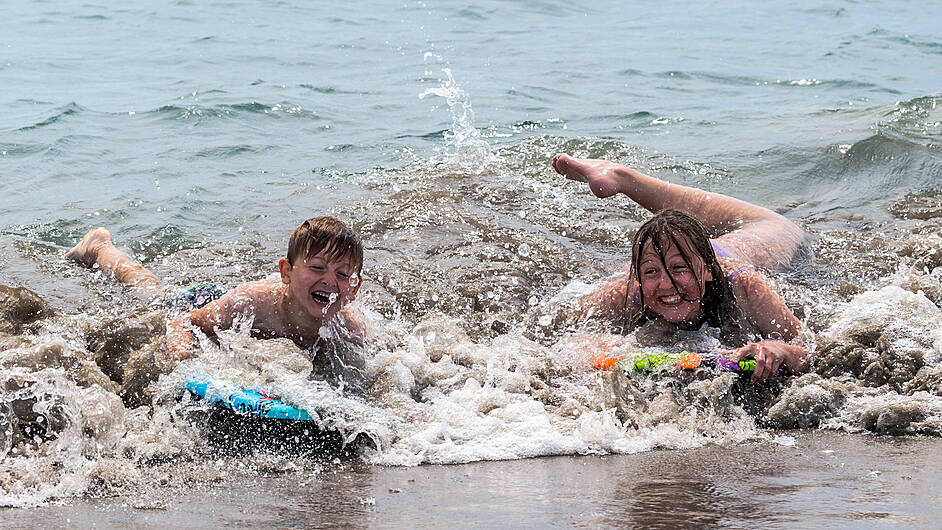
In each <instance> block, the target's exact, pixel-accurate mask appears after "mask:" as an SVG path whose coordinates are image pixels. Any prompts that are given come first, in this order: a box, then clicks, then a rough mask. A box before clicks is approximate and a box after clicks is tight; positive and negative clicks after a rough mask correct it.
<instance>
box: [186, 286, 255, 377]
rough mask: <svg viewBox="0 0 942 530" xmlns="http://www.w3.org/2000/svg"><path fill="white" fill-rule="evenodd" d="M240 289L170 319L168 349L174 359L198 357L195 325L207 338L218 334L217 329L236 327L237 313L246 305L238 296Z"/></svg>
mask: <svg viewBox="0 0 942 530" xmlns="http://www.w3.org/2000/svg"><path fill="white" fill-rule="evenodd" d="M238 290H239V288H238V287H237V288H236V289H233V290H232V291H230V292H229V293H226V294H225V295H224V296H223V297H222V298H220V299H219V300H215V301H213V302H210V303H208V304H206V305H205V306H203V307H201V308H199V309H194V310H193V311H190V312H188V313H184V314H183V315H180V316H179V317H177V318H175V319H173V320H172V321H170V323H169V324H168V325H167V350H168V352H169V356H170V358H171V359H173V360H175V361H182V360H185V359H189V358H191V357H193V356H194V353H195V352H194V349H195V345H196V344H195V343H196V337H195V336H194V334H193V331H192V329H193V328H194V327H195V328H198V329H199V330H200V331H202V332H203V333H204V334H205V335H206V336H207V337H215V336H216V330H217V329H228V328H229V327H231V326H232V322H233V320H234V315H235V313H236V312H237V311H238V310H239V309H241V306H242V305H244V303H243V302H241V301H240V300H241V299H240V298H239V297H238V296H234V295H237V294H238Z"/></svg>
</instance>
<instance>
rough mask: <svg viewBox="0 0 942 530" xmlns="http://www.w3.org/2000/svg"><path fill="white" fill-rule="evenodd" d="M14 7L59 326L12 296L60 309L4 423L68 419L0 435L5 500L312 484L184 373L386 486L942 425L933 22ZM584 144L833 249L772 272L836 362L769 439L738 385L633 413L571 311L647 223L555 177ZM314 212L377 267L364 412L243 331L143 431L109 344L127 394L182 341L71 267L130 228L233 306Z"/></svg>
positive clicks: (824, 359) (30, 173)
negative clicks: (390, 471) (780, 217)
mask: <svg viewBox="0 0 942 530" xmlns="http://www.w3.org/2000/svg"><path fill="white" fill-rule="evenodd" d="M5 15H6V22H5V28H4V31H3V37H2V42H3V47H2V52H0V54H2V55H0V77H2V79H3V85H4V90H3V92H2V93H0V106H2V109H3V110H4V112H3V113H0V240H2V241H3V243H4V244H3V245H2V246H0V284H4V285H8V286H16V287H26V288H28V289H30V290H31V291H33V292H34V293H36V294H37V295H38V297H39V298H40V300H39V301H35V300H34V299H33V298H32V296H33V295H29V294H24V292H22V291H11V292H10V293H8V294H5V296H6V297H7V298H6V299H7V300H9V301H11V304H12V305H10V306H9V307H14V308H15V307H20V306H22V305H23V304H27V305H28V304H33V303H35V304H39V305H40V306H42V307H48V309H47V310H46V312H45V313H43V314H42V316H43V318H40V319H38V320H35V321H32V320H30V321H29V322H26V321H22V319H19V317H16V316H14V313H15V311H14V312H13V313H11V312H8V313H7V315H6V316H7V317H8V318H7V320H6V321H5V322H4V326H5V327H4V329H3V331H4V333H5V334H4V335H3V336H2V340H3V352H2V354H0V356H2V358H0V361H2V365H3V382H4V387H3V390H4V392H5V397H4V399H5V401H6V402H7V403H20V404H22V403H27V404H28V407H27V408H28V409H29V411H28V412H30V413H32V414H33V415H34V416H37V417H38V416H41V417H43V418H44V421H49V422H51V423H55V425H51V424H50V425H48V426H45V427H43V430H42V432H41V433H40V432H39V431H37V432H36V433H35V434H34V435H33V436H34V439H28V438H29V437H21V438H17V439H15V440H14V436H13V435H12V434H10V437H9V438H10V439H9V441H8V442H4V440H5V439H6V438H4V439H3V440H0V442H2V443H3V445H5V446H7V448H8V452H7V455H6V457H5V458H4V460H3V462H2V468H0V469H2V471H0V486H2V488H3V497H2V499H3V503H4V504H7V505H14V506H22V505H36V504H43V503H48V502H50V501H53V500H61V499H75V498H86V497H89V496H91V497H96V496H108V495H140V496H141V498H144V499H157V500H155V501H153V502H157V503H158V504H159V503H161V502H165V501H164V500H161V499H167V498H168V496H167V495H166V491H168V490H169V489H172V488H173V487H189V486H192V485H193V484H205V483H207V482H208V483H212V482H213V481H215V480H225V479H226V477H237V476H238V477H241V476H242V475H243V474H244V473H247V472H251V471H252V470H256V471H257V470H263V471H264V470H268V471H272V470H275V471H276V472H278V473H282V472H285V473H289V474H290V473H294V472H298V473H302V474H306V473H308V472H309V471H311V469H310V468H309V467H305V466H310V465H314V464H309V463H303V462H302V463H300V464H299V463H295V462H293V461H290V460H278V459H277V458H276V459H275V460H269V459H268V458H269V457H266V456H262V457H259V458H260V460H256V461H250V462H249V463H248V464H246V463H244V462H241V461H238V462H233V461H230V460H228V459H226V458H224V457H219V456H216V455H214V454H213V453H212V452H211V451H210V450H209V449H207V448H206V446H205V440H204V439H203V438H202V434H201V433H200V431H199V429H198V427H196V426H194V425H192V423H191V422H187V421H186V420H185V418H184V416H185V414H184V411H182V410H181V407H183V405H182V404H181V403H180V402H179V401H177V400H176V397H177V395H178V392H177V390H178V389H179V385H180V382H181V381H182V378H184V377H185V376H186V374H187V373H189V372H188V370H190V371H195V370H203V371H206V370H209V371H213V370H219V373H221V374H224V375H226V376H227V377H230V378H233V379H236V380H239V381H241V382H244V383H245V384H253V385H257V386H262V387H265V388H267V389H269V390H272V391H276V392H278V393H281V394H283V395H285V396H286V398H289V399H291V400H293V401H294V402H295V403H298V404H302V405H304V404H307V405H310V406H312V407H313V406H321V405H323V404H324V403H333V404H334V405H335V409H336V410H338V411H356V412H357V413H352V412H351V413H350V414H340V413H338V415H336V416H333V420H332V421H333V422H334V423H333V424H332V425H333V426H340V427H342V428H344V429H347V430H348V431H349V432H357V431H368V432H369V433H370V434H371V435H372V436H373V437H374V438H375V440H374V446H375V449H374V450H368V451H366V452H365V453H364V454H362V455H361V456H359V457H358V458H360V459H362V461H364V462H365V463H367V464H368V465H374V466H375V465H407V466H412V465H418V464H429V463H441V464H456V463H463V462H474V461H481V460H499V459H520V458H525V457H535V456H549V455H583V454H617V453H632V454H637V453H644V452H648V451H652V450H654V449H659V448H669V449H692V448H699V447H703V446H714V445H715V446H719V447H732V446H734V445H736V444H740V443H746V442H748V443H757V444H760V445H761V446H764V447H780V446H782V444H783V443H784V444H785V445H786V446H787V445H788V443H789V442H788V440H789V436H790V435H789V434H788V433H789V432H790V431H787V430H786V429H792V428H809V427H813V428H827V429H832V430H837V431H843V432H847V431H850V432H875V433H880V434H902V435H913V434H917V435H930V436H939V435H940V433H942V386H940V385H942V376H940V373H942V372H940V370H942V368H940V365H939V361H940V352H942V336H940V330H942V326H940V318H942V317H940V312H939V308H938V304H939V303H940V302H942V289H940V286H939V279H940V276H942V268H940V266H942V239H940V237H939V226H940V224H939V223H940V219H942V200H940V199H939V191H940V178H942V151H940V140H942V125H940V123H942V109H940V108H939V104H940V98H942V94H940V93H939V86H940V81H942V71H940V69H939V66H938V65H939V60H940V57H942V38H940V35H939V32H938V29H937V27H936V26H937V23H936V21H937V20H939V18H940V15H942V11H940V7H939V6H938V5H935V4H931V3H929V4H924V3H917V2H912V3H910V2H904V3H898V2H893V3H891V2H869V3H857V2H849V1H842V2H836V3H833V4H828V5H827V6H823V7H822V6H821V5H820V4H819V3H811V2H792V3H788V4H785V5H756V4H748V3H740V2H731V1H718V2H707V3H698V4H688V3H679V2H678V3H671V2H668V3H659V4H657V5H648V4H646V3H637V4H625V3H622V2H593V3H591V5H586V6H574V5H572V4H571V3H564V2H552V1H550V2H536V3H533V2H530V3H516V2H477V3H475V4H474V5H464V4H447V5H438V4H435V3H432V2H402V3H395V4H389V3H380V2H370V3H362V4H352V5H344V6H343V7H342V8H340V7H338V6H331V5H326V4H325V5H318V6H312V5H299V4H295V3H290V2H266V3H261V4H260V3H247V2H238V1H233V2H215V3H204V2H188V1H181V2H176V3H173V4H169V5H162V6H153V5H150V4H146V3H137V4H135V3H133V2H132V3H123V4H121V5H120V6H112V5H107V4H94V3H87V2H56V3H32V2H13V3H11V4H10V5H6V6H5ZM557 152H568V153H570V154H573V155H574V156H591V157H598V158H607V159H612V160H616V161H619V162H621V163H625V164H627V165H631V166H633V167H636V168H638V169H640V170H642V171H645V172H648V173H650V174H653V175H656V176H658V177H661V178H664V179H666V180H669V181H672V182H677V183H681V184H686V185H691V186H696V187H699V188H703V189H708V190H711V191H716V192H720V193H725V194H730V195H733V196H736V197H739V198H742V199H745V200H748V201H751V202H756V203H758V204H761V205H763V206H766V207H769V208H771V209H773V210H775V211H778V212H780V213H782V214H784V215H785V216H786V217H788V218H790V219H792V220H794V221H795V222H796V223H798V224H799V225H800V226H802V227H803V228H804V229H805V230H806V231H808V232H809V233H811V234H812V236H813V243H812V247H813V251H814V255H815V259H814V260H813V261H812V263H810V264H809V265H808V266H806V267H803V268H801V269H798V270H793V271H789V272H787V273H770V274H771V277H772V279H773V281H774V282H775V283H776V284H777V286H778V287H779V288H780V289H781V290H782V292H783V294H784V296H785V299H786V301H787V303H788V304H789V306H790V307H791V308H792V309H793V310H794V311H795V313H796V314H797V315H798V316H799V317H800V318H801V319H802V320H803V321H805V322H806V324H807V326H808V328H809V329H810V330H811V331H812V332H813V333H814V334H815V337H814V338H813V340H812V341H811V343H810V344H811V345H812V347H813V348H814V349H816V350H818V351H816V356H817V359H818V360H817V361H816V368H815V371H814V373H812V374H808V375H805V376H801V377H796V378H791V379H788V380H785V381H782V382H780V383H778V384H773V385H771V387H770V388H769V389H766V390H765V391H764V392H765V393H759V394H757V395H755V396H754V399H755V400H756V402H758V403H759V404H760V405H761V407H760V408H762V409H763V412H762V413H760V414H759V415H758V416H757V415H755V414H749V413H747V411H745V410H744V409H743V408H742V407H741V406H740V405H739V404H737V403H736V402H735V401H734V400H732V399H731V396H732V395H733V393H734V392H736V390H735V389H736V388H738V387H737V385H740V386H741V385H742V383H741V382H740V381H738V380H736V378H734V377H733V376H731V375H729V374H727V375H720V376H717V377H714V378H708V379H705V380H698V381H679V382H678V381H675V380H674V379H673V378H671V377H664V378H660V379H658V378H654V379H651V380H643V381H641V382H638V383H633V384H635V385H636V388H634V390H633V391H630V390H628V389H624V388H622V390H621V391H617V392H614V391H613V384H614V383H613V381H612V380H611V379H610V377H611V376H608V375H605V374H602V373H599V372H597V371H595V370H593V369H591V368H590V366H589V362H588V359H587V353H586V348H585V346H584V344H581V343H580V342H579V336H580V334H582V333H584V332H585V329H584V328H583V327H582V324H581V323H580V322H579V321H578V318H576V311H575V308H574V300H575V299H576V298H577V297H578V296H579V295H581V294H583V293H586V292H588V291H589V290H590V289H591V288H592V286H593V285H596V284H598V283H599V282H600V281H603V279H604V278H606V277H608V276H609V275H611V274H613V273H615V272H616V271H619V270H622V269H623V268H624V266H625V263H626V259H627V257H628V249H627V247H628V241H629V240H630V237H631V234H632V233H633V230H634V229H635V228H636V227H637V226H638V224H639V223H640V222H641V221H642V220H643V219H645V218H646V216H647V213H646V212H644V211H643V210H642V209H640V208H639V207H637V206H636V205H634V204H632V203H631V202H630V201H629V200H627V199H626V198H623V197H621V198H613V199H610V200H606V201H601V200H598V199H596V198H595V197H593V196H592V195H591V194H590V193H588V190H586V189H585V186H584V185H580V184H577V183H572V182H569V181H566V180H565V179H563V178H562V177H560V176H558V175H556V174H555V172H553V170H552V169H551V167H550V165H549V161H550V159H551V158H552V156H553V155H554V154H556V153H557ZM323 214H332V215H337V216H339V217H341V218H344V219H346V220H348V221H349V222H350V223H351V224H352V225H353V226H354V227H355V228H356V229H357V230H358V231H359V232H360V233H361V235H362V237H363V240H364V243H365V246H366V258H365V264H364V273H363V275H364V279H365V285H364V287H363V290H362V291H361V295H360V297H359V299H358V301H357V302H356V304H355V306H356V310H357V311H358V312H360V314H361V315H362V317H363V318H364V319H365V320H366V321H367V322H368V324H369V327H370V335H371V336H370V339H371V341H370V346H369V348H368V351H367V352H365V358H366V363H367V364H366V371H367V373H368V375H369V378H370V380H371V381H372V382H373V385H372V387H371V388H370V389H369V390H368V391H365V394H364V395H358V396H354V397H351V396H350V395H346V394H345V393H344V392H345V390H339V391H338V390H331V389H329V388H328V389H325V388H322V387H320V386H316V385H315V386H311V385H308V384H306V381H307V377H308V375H309V374H310V372H311V371H312V370H314V367H313V366H312V365H311V363H310V360H309V359H308V356H307V354H306V352H303V351H300V350H298V349H297V348H295V347H294V346H293V345H291V344H290V343H285V342H283V341H282V342H277V341H276V342H271V341H256V340H254V339H250V338H248V337H247V336H245V333H242V334H239V333H233V334H229V335H225V336H224V337H223V339H222V340H221V343H220V345H215V344H207V345H206V347H207V353H206V354H205V355H204V356H203V359H202V360H201V361H198V362H196V363H191V364H184V365H181V366H180V367H177V368H176V369H174V370H173V371H172V372H171V373H170V374H168V375H165V376H164V377H162V378H161V379H160V380H158V381H156V382H155V383H154V385H153V386H151V387H150V390H149V393H148V394H147V397H148V400H149V401H147V402H146V403H137V402H133V403H128V402H127V401H122V399H121V398H119V397H118V393H119V391H120V389H119V388H118V385H117V384H116V383H115V382H114V381H112V380H111V379H110V378H109V377H108V376H107V375H105V374H104V373H103V372H102V371H101V370H100V368H99V367H100V364H101V362H102V359H103V358H105V357H107V356H104V357H103V355H104V354H102V353H101V351H103V350H102V349H101V348H103V346H102V344H104V342H101V341H98V342H95V340H93V339H94V338H95V337H99V338H100V337H106V336H110V335H108V333H107V330H118V331H119V332H120V333H118V334H117V336H118V337H124V338H123V339H120V340H118V341H116V342H117V343H120V345H121V346H120V347H116V348H117V349H114V348H113V349H112V350H109V351H112V352H114V351H117V352H119V355H118V357H120V358H121V360H122V362H128V361H127V360H128V359H130V360H131V361H130V365H129V366H131V367H132V368H131V371H132V372H133V371H134V370H137V369H138V368H136V367H141V366H145V365H146V364H147V362H148V360H149V359H150V360H152V359H154V351H156V350H159V348H160V347H161V344H160V341H159V338H155V337H158V336H159V330H160V329H161V326H162V325H163V322H164V315H163V313H161V312H160V311H157V310H155V308H152V307H151V308H149V307H146V306H143V305H142V304H140V303H138V302H137V301H136V299H134V298H133V296H131V295H130V294H129V293H127V292H126V291H124V290H123V289H122V288H120V287H119V286H116V285H115V283H114V282H113V280H112V279H110V278H109V277H108V276H107V275H106V274H102V273H101V272H100V271H96V270H88V269H83V268H81V267H77V266H75V265H73V264H70V263H67V262H65V261H64V260H63V259H62V253H63V251H64V250H66V249H68V248H69V247H70V246H71V245H73V244H75V242H76V241H78V240H79V239H80V237H81V236H82V235H83V234H84V233H85V232H86V231H88V230H89V229H91V228H93V227H96V226H106V227H108V228H109V230H111V232H112V234H113V236H114V239H115V242H116V244H117V245H118V246H119V247H121V248H123V249H125V250H126V251H127V252H129V253H130V254H131V255H133V256H134V257H135V258H136V259H138V260H140V261H142V262H143V263H144V264H145V265H146V266H147V267H148V268H150V269H152V270H153V271H154V272H155V273H156V274H157V275H158V277H160V278H161V279H162V280H163V281H164V282H165V283H166V284H167V285H170V286H178V285H185V284H188V283H191V282H195V281H206V280H212V281H215V282H218V283H221V284H223V285H228V286H232V285H236V284H238V283H239V282H242V281H247V280H255V279H260V278H264V277H267V276H269V275H271V274H272V273H274V272H275V263H276V261H277V259H278V258H279V257H280V256H281V255H282V254H283V252H284V248H285V246H286V241H287V236H288V234H289V233H290V231H291V230H292V229H293V227H294V226H296V225H297V223H298V222H300V221H301V220H303V219H305V218H307V217H311V216H315V215H323ZM42 304H46V305H42ZM129 312H131V313H133V314H132V315H131V316H129V315H128V314H129ZM103 330H104V331H103ZM105 342H107V341H105ZM112 343H115V341H112ZM96 348H98V349H96ZM122 348H123V349H122ZM122 355H123V357H121V356H122ZM233 359H235V360H236V361H237V362H234V361H233ZM135 363H136V364H135ZM214 363H215V364H214ZM141 370H143V369H141ZM145 371H146V370H145ZM166 371H170V368H168V369H167V370H166ZM135 373H137V372H135ZM678 388H680V389H678ZM348 390H349V389H348ZM616 394H617V395H616ZM632 399H634V400H635V401H632ZM138 405H141V406H138ZM766 411H767V412H766ZM2 412H3V411H2V410H0V413H2ZM11 414H12V415H16V414H15V413H13V412H10V413H7V414H5V415H6V416H10V415H11ZM0 428H3V429H4V431H5V433H7V432H12V431H10V429H7V428H5V427H4V424H3V423H2V422H0ZM47 433H48V434H47ZM320 465H321V463H318V464H316V465H315V466H320ZM293 466H300V468H296V467H293ZM297 469H304V471H297ZM305 476H306V475H305ZM935 477H938V474H936V475H935ZM240 480H241V479H240ZM161 487H164V488H165V490H161ZM145 504H146V502H145Z"/></svg>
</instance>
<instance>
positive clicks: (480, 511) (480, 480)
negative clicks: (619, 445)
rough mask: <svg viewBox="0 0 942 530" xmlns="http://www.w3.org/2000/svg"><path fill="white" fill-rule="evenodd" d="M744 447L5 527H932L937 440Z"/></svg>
mask: <svg viewBox="0 0 942 530" xmlns="http://www.w3.org/2000/svg"><path fill="white" fill-rule="evenodd" d="M784 432H786V433H787V435H788V436H793V437H794V438H795V443H794V445H784V446H783V445H773V444H767V443H765V444H763V443H746V444H742V445H739V446H735V447H718V446H708V447H704V448H700V449H694V450H678V451H666V450H657V451H650V452H645V453H638V454H632V455H605V456H592V455H589V456H558V457H542V458H534V459H524V460H510V461H496V462H494V461H489V462H476V463H471V464H461V465H452V466H443V465H426V466H417V467H379V466H370V465H366V464H363V463H360V462H347V463H342V464H327V465H326V466H324V467H323V468H321V467H319V466H315V469H314V470H307V469H304V470H302V471H289V472H287V473H273V474H258V475H256V476H255V477H254V478H249V477H246V476H243V477H239V478H236V479H233V478H226V477H224V478H222V479H221V480H219V481H218V482H214V483H210V484H206V485H203V486H197V487H195V488H194V489H193V490H192V491H186V492H180V491H169V488H164V489H163V490H161V489H155V490H153V494H152V495H147V496H128V497H115V498H108V499H74V500H67V501H65V502H64V504H63V505H55V506H51V505H50V506H42V507H38V508H7V509H5V510H4V522H3V523H2V524H0V526H3V527H22V526H32V527H47V526H56V527H62V526H77V527H87V526H94V527H100V526H104V527H129V526H134V527H136V528H152V527H153V528H159V527H167V526H190V527H193V526H197V527H216V526H229V525H236V526H277V527H294V526H317V527H335V526H336V527H354V528H360V527H375V526H379V527H384V528H389V527H425V526H442V525H448V526H451V527H471V526H474V527H482V526H483V527H507V526H511V525H512V526H518V527H519V526H523V527H546V526H550V525H565V526H591V527H619V526H636V527H645V528H657V527H669V526H677V525H678V524H681V523H683V524H689V525H693V526H723V527H745V526H754V525H755V524H757V523H760V522H761V523H763V524H765V525H767V526H769V525H771V526H772V527H795V526H799V525H805V526H815V527H822V526H828V527H834V526H837V527H851V526H853V527H855V528H862V527H863V528H866V527H881V528H885V527H887V526H894V525H897V526H902V527H929V526H931V525H932V524H933V522H934V521H938V520H940V518H942V502H940V501H942V473H939V470H938V469H934V468H932V467H931V466H926V465H925V463H926V462H930V461H933V459H934V458H935V456H936V455H937V454H939V452H940V451H942V439H939V438H928V437H889V436H873V435H865V434H846V433H838V432H833V431H784Z"/></svg>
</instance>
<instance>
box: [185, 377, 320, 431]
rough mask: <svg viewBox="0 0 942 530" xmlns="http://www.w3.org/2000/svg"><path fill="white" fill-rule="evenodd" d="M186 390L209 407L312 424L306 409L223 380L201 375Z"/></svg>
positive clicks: (187, 384) (191, 380)
mask: <svg viewBox="0 0 942 530" xmlns="http://www.w3.org/2000/svg"><path fill="white" fill-rule="evenodd" d="M186 389H187V390H188V391H190V393H192V394H193V395H195V396H198V397H200V398H202V399H204V400H206V401H207V402H209V403H210V404H213V405H218V406H221V407H223V408H226V409H229V410H231V411H233V412H235V413H237V414H241V415H244V416H256V417H259V418H270V419H282V420H294V421H313V420H314V418H313V417H311V415H310V414H308V412H307V411H306V410H302V409H299V408H297V407H292V406H291V405H288V404H287V403H285V402H284V401H281V398H280V397H278V396H274V395H270V394H266V393H264V392H259V391H258V390H254V389H250V388H242V387H241V386H239V385H237V384H235V383H233V382H231V381H226V380H224V379H218V378H215V377H209V376H206V375H200V376H195V377H191V378H190V379H189V380H187V382H186Z"/></svg>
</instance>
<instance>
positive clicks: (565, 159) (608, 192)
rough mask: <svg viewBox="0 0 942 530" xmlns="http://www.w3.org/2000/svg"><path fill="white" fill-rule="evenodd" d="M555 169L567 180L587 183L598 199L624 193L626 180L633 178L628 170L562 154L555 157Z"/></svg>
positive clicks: (609, 163)
mask: <svg viewBox="0 0 942 530" xmlns="http://www.w3.org/2000/svg"><path fill="white" fill-rule="evenodd" d="M553 169H555V170H556V172H557V173H559V174H560V175H565V176H566V178H567V179H570V180H575V181H578V182H586V183H588V184H589V189H591V190H592V193H594V194H595V196H596V197H600V198H605V197H611V196H612V195H615V194H616V193H618V192H620V191H623V189H624V184H625V180H626V179H629V178H631V176H630V175H629V174H628V171H629V170H628V168H627V167H625V166H623V165H621V164H616V163H614V162H609V161H608V160H598V159H594V158H572V157H571V156H569V155H567V154H565V153H560V154H558V155H556V156H554V157H553Z"/></svg>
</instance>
